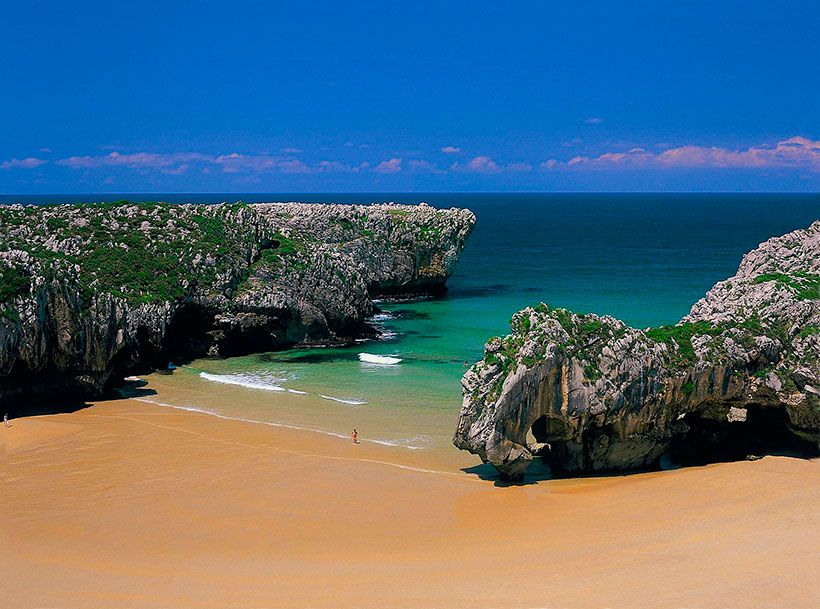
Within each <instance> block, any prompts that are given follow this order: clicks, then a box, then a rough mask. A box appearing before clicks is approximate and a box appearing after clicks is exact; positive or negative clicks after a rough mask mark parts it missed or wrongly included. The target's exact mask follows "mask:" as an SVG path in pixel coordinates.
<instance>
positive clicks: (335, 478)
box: [0, 400, 820, 609]
mask: <svg viewBox="0 0 820 609" xmlns="http://www.w3.org/2000/svg"><path fill="white" fill-rule="evenodd" d="M13 425H14V427H13V428H12V429H4V428H0V455H2V459H3V467H2V470H0V484H2V489H3V492H2V500H0V577H2V587H0V607H2V608H3V609H17V608H26V609H28V608H34V607H59V608H63V607H64V608H86V607H95V608H96V607H99V608H106V609H108V608H116V607H139V608H142V607H150V608H205V607H207V608H231V607H255V608H262V607H270V608H290V607H327V608H337V607H339V608H345V607H357V608H359V607H378V608H393V607H395V608H405V607H407V608H432V607H440V608H456V609H457V608H461V607H464V608H467V607H470V608H475V607H479V608H481V607H488V608H489V607H498V608H508V607H509V608H513V607H516V608H517V607H545V608H567V609H574V608H596V609H598V608H604V607H608V608H611V609H627V608H635V609H638V608H640V609H648V608H653V609H660V608H670V609H671V608H676V609H682V608H688V609H694V608H715V609H731V608H754V609H761V608H769V607H771V608H778V609H802V608H806V609H809V608H812V607H817V606H820V586H817V573H818V570H820V552H818V548H820V526H818V525H820V522H819V521H820V518H818V510H819V509H820V462H818V461H804V460H797V459H788V458H781V457H767V458H765V459H762V460H759V461H754V462H738V463H727V464H718V465H711V466H707V467H700V468H687V469H680V470H675V471H668V472H656V473H647V474H639V475H630V476H618V477H600V478H582V479H571V480H548V481H540V482H538V483H534V484H528V485H524V486H512V487H499V486H496V485H494V483H493V482H492V481H491V480H485V479H481V478H480V477H478V476H477V475H476V474H475V473H467V472H460V471H456V473H454V472H453V471H452V470H451V469H450V468H448V467H445V466H442V467H440V468H439V467H437V464H436V463H435V462H434V460H431V458H430V457H428V456H425V455H424V454H423V453H424V451H416V452H413V451H401V450H399V449H390V448H387V447H381V446H378V445H368V444H360V445H358V446H353V445H352V444H350V443H349V442H347V441H343V440H340V439H338V438H332V437H328V436H324V435H321V434H314V433H310V432H304V431H294V430H288V429H280V428H274V427H270V426H264V425H254V424H250V423H244V422H239V421H230V420H224V419H218V418H216V417H212V416H208V415H203V414H197V413H192V412H184V411H179V410H173V409H168V408H162V407H160V406H156V405H151V404H146V403H143V402H137V401H130V400H117V401H110V402H100V403H96V404H94V405H92V406H90V407H88V408H85V409H82V410H79V411H77V412H74V413H70V414H60V415H50V416H40V417H31V418H25V419H17V420H14V421H13ZM453 450H455V449H453ZM417 453H419V454H417ZM459 458H461V457H459ZM463 458H464V459H465V462H466V463H475V462H474V461H472V460H471V458H470V457H469V456H466V455H465V456H464V457H463ZM479 471H481V469H480V468H479Z"/></svg>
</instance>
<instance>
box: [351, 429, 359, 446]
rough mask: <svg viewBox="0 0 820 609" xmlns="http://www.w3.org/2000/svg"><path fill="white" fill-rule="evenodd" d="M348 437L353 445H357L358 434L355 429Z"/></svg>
mask: <svg viewBox="0 0 820 609" xmlns="http://www.w3.org/2000/svg"><path fill="white" fill-rule="evenodd" d="M350 437H351V439H352V440H353V444H358V443H359V432H358V431H356V430H355V429H354V430H353V433H351V434H350Z"/></svg>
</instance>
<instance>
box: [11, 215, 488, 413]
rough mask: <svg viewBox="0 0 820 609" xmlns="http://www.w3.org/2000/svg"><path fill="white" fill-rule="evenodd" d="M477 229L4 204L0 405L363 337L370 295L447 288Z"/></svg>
mask: <svg viewBox="0 0 820 609" xmlns="http://www.w3.org/2000/svg"><path fill="white" fill-rule="evenodd" d="M474 222H475V217H474V216H473V214H472V213H471V212H470V211H468V210H464V209H449V210H438V209H434V208H432V207H430V206H427V205H424V204H422V205H418V206H407V205H392V204H389V205H372V206H356V205H306V204H298V203H281V204H280V203H270V204H256V205H244V204H241V203H239V204H221V205H168V204H129V203H126V202H122V203H117V204H104V205H59V206H47V207H46V206H28V207H23V206H5V207H2V208H0V402H9V401H10V400H13V399H14V398H17V397H21V396H26V395H55V394H57V393H59V394H60V395H65V396H67V395H76V396H81V397H88V396H98V395H100V394H101V393H102V392H103V391H104V390H105V389H106V387H107V386H108V385H109V384H110V383H112V382H118V381H119V380H120V379H121V378H122V376H123V375H124V374H128V373H130V372H132V371H137V370H144V369H150V368H151V367H152V366H155V365H164V364H165V363H167V361H168V360H169V359H171V358H174V357H178V356H183V357H193V356H199V355H205V354H209V355H232V354H239V353H248V352H253V351H263V350H272V349H280V348H284V347H288V346H291V345H294V344H298V343H338V342H344V341H347V340H350V339H352V338H353V337H357V336H362V335H367V334H368V333H372V332H373V330H372V328H369V327H368V326H367V324H366V322H365V319H366V317H367V316H369V315H370V314H371V313H372V312H373V308H374V305H373V302H372V298H373V297H375V296H378V295H384V294H391V295H392V294H405V295H417V294H433V293H439V292H441V291H443V290H444V289H445V288H444V286H445V282H446V280H447V278H448V277H449V275H450V274H451V273H452V271H453V269H454V267H455V265H456V263H457V261H458V258H459V255H460V254H461V251H462V249H463V247H464V244H465V241H466V239H467V237H468V236H469V234H470V232H471V230H472V227H473V224H474Z"/></svg>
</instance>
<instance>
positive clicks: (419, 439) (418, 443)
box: [370, 436, 430, 450]
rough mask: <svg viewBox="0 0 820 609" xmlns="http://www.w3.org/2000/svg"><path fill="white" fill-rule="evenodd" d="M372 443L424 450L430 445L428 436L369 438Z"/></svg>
mask: <svg viewBox="0 0 820 609" xmlns="http://www.w3.org/2000/svg"><path fill="white" fill-rule="evenodd" d="M370 441H371V442H373V443H374V444H381V445H382V446H397V447H401V448H408V449H410V450H424V449H425V448H427V447H428V446H429V445H430V438H429V437H428V436H413V437H412V438H395V439H391V440H370Z"/></svg>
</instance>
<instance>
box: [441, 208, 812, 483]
mask: <svg viewBox="0 0 820 609" xmlns="http://www.w3.org/2000/svg"><path fill="white" fill-rule="evenodd" d="M511 329H512V332H511V334H509V335H508V336H506V337H504V338H493V339H491V340H490V341H489V342H487V344H486V346H485V348H484V352H485V356H484V359H483V360H482V361H480V362H478V363H477V364H475V365H474V366H473V367H472V368H471V369H470V370H469V371H468V372H467V373H466V374H465V375H464V378H463V380H462V389H463V398H464V399H463V405H462V409H461V415H460V419H459V422H458V428H457V430H456V433H455V437H454V443H455V445H456V446H457V447H459V448H462V449H465V450H468V451H470V452H472V453H474V454H477V455H479V456H480V457H481V459H482V460H483V461H485V462H488V463H491V464H493V465H494V466H495V467H496V468H498V470H499V471H500V473H501V475H502V476H503V477H504V478H507V479H519V478H521V476H522V475H523V473H524V471H525V469H526V468H527V466H528V464H529V463H530V461H531V460H532V458H533V455H534V454H543V455H550V457H551V464H552V466H553V467H554V468H557V469H563V470H566V471H571V472H580V471H583V472H590V471H606V470H628V469H633V468H641V467H647V466H652V465H654V464H655V463H657V461H658V460H659V458H660V457H661V456H662V455H663V454H664V453H667V452H671V453H672V455H673V456H674V457H676V458H678V459H680V460H683V461H700V462H703V461H709V460H714V459H724V458H737V457H743V456H745V455H748V454H761V453H766V452H771V451H774V452H784V451H785V452H790V451H796V452H799V453H801V454H818V447H819V446H820V222H815V223H814V224H812V225H811V226H810V227H809V228H807V229H805V230H798V231H795V232H792V233H789V234H787V235H784V236H782V237H776V238H773V239H770V240H769V241H767V242H765V243H763V244H761V245H760V246H759V247H758V248H757V249H756V250H754V251H752V252H750V253H749V254H747V255H746V256H745V257H744V258H743V261H742V263H741V265H740V268H739V269H738V272H737V274H736V275H735V276H734V277H732V278H730V279H727V280H726V281H722V282H720V283H718V284H717V285H715V286H714V287H713V288H712V289H711V290H710V291H709V293H708V294H707V295H706V297H705V298H703V299H702V300H700V301H698V302H697V303H696V304H695V305H694V306H693V307H692V309H691V312H690V313H689V315H687V316H686V317H684V318H683V319H682V320H681V322H680V323H678V324H677V325H675V326H664V327H660V328H650V329H647V330H644V331H641V330H637V329H635V328H630V327H628V326H627V325H625V324H624V323H623V322H621V321H619V320H617V319H614V318H612V317H607V316H603V317H599V316H597V315H576V314H574V313H571V312H569V311H566V310H564V309H551V308H549V307H547V306H546V305H544V304H541V305H539V306H537V307H535V308H527V309H524V310H523V311H519V312H518V313H516V314H515V316H514V317H513V319H512V321H511Z"/></svg>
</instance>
